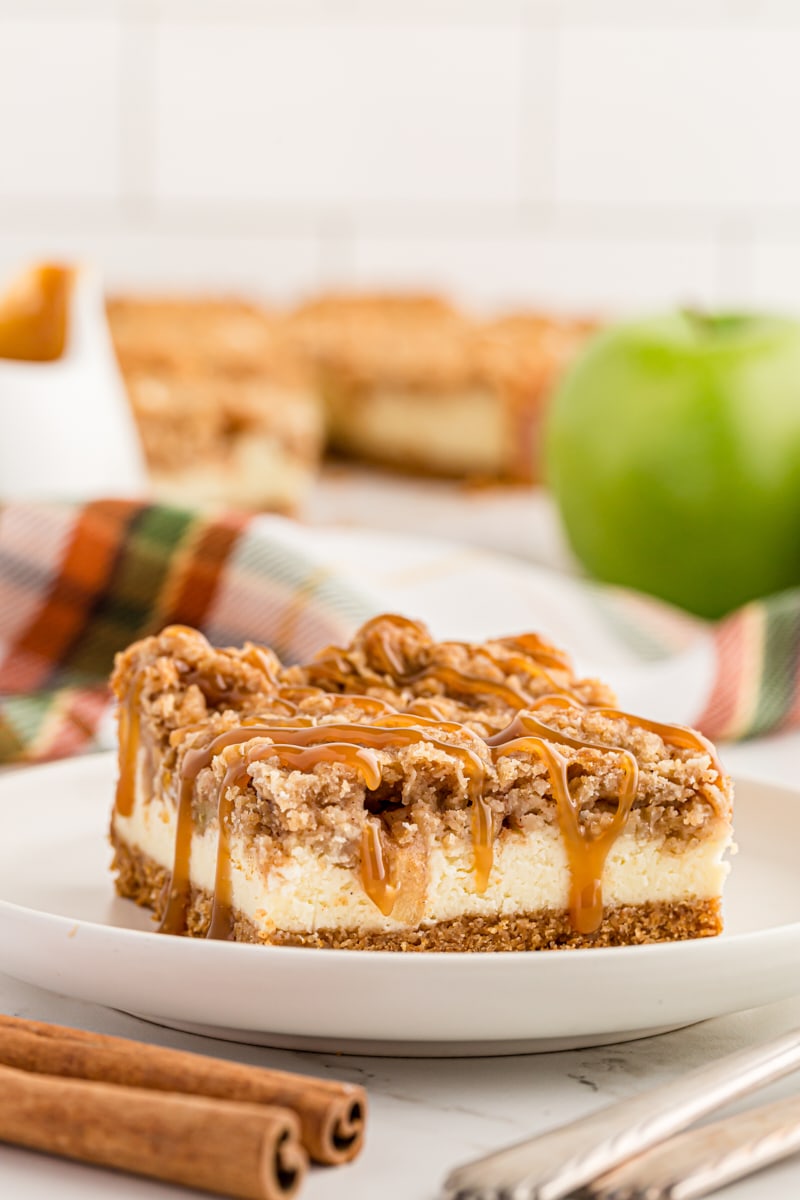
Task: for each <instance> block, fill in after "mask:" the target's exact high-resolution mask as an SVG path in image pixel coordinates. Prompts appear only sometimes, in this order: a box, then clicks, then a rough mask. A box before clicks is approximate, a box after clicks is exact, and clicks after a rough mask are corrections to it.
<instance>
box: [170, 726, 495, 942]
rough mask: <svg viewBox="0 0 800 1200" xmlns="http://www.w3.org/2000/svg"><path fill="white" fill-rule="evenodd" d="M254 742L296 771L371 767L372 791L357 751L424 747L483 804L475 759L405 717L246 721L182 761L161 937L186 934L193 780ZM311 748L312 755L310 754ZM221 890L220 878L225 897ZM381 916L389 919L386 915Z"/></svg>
mask: <svg viewBox="0 0 800 1200" xmlns="http://www.w3.org/2000/svg"><path fill="white" fill-rule="evenodd" d="M262 721H263V718H262ZM406 721H408V722H409V724H408V725H406ZM389 722H391V724H390V723H389ZM254 738H270V739H273V741H274V744H270V745H268V746H266V747H263V748H262V751H261V756H262V757H264V758H267V757H269V756H271V755H274V754H276V753H277V754H283V753H286V754H287V755H289V754H291V755H292V756H293V759H292V761H291V762H290V761H289V759H288V758H287V765H293V766H295V768H296V769H298V770H313V768H314V767H315V766H316V765H317V763H318V762H341V763H344V764H345V765H347V766H350V767H352V768H353V769H355V770H357V771H359V772H360V773H361V772H363V770H365V769H372V766H374V768H375V770H376V771H378V776H377V777H375V782H374V784H373V785H372V786H373V787H377V786H378V783H379V782H380V779H379V768H378V767H377V763H374V764H373V763H372V760H369V761H365V760H364V759H363V756H361V755H360V750H361V749H367V750H383V749H388V748H390V747H394V746H410V745H415V744H418V743H420V742H426V743H428V744H430V745H432V746H435V747H436V748H437V749H440V750H443V751H444V752H445V753H447V754H449V755H452V756H453V757H455V758H457V759H458V760H459V761H460V763H461V766H462V770H463V771H464V774H465V775H466V777H467V781H468V790H469V794H470V799H471V801H472V804H473V806H475V807H480V806H481V805H483V804H484V803H485V802H484V801H483V800H482V799H481V795H480V792H481V788H482V785H483V778H484V767H483V763H482V762H481V760H480V758H479V757H478V755H477V754H475V753H474V751H472V750H469V749H468V748H466V747H463V746H454V745H451V744H450V743H448V742H442V741H440V740H438V739H437V738H435V737H433V736H431V734H430V733H429V732H427V731H426V730H425V729H422V728H420V727H419V723H418V722H416V721H414V719H413V718H409V717H407V715H406V714H402V713H396V714H392V715H391V716H389V717H387V718H386V724H384V725H356V724H335V725H334V724H329V725H314V724H313V723H312V721H311V719H310V718H304V717H295V718H287V719H286V720H285V721H283V722H279V723H276V722H271V723H270V724H264V723H260V722H259V719H258V718H257V717H253V718H250V719H249V721H243V722H242V724H241V725H238V726H236V727H234V728H232V729H229V730H226V731H225V732H224V733H221V734H218V735H217V736H216V737H215V738H213V739H212V740H211V742H209V743H208V744H207V745H206V746H202V747H196V748H191V749H189V750H187V751H186V753H185V755H184V759H183V763H182V765H181V771H180V788H179V795H178V812H177V822H176V832H175V856H174V861H173V868H172V880H171V883H170V888H169V895H168V898H167V904H166V907H165V911H164V915H163V918H162V921H161V924H160V927H159V928H160V932H162V933H173V934H177V933H183V932H184V931H185V929H186V924H187V916H188V910H189V903H190V899H191V885H190V873H189V869H190V858H191V845H192V835H193V833H194V816H193V809H192V804H193V798H194V789H195V784H196V781H197V777H198V775H199V774H200V772H201V771H202V770H204V769H205V768H206V767H209V766H210V765H211V763H212V761H213V759H214V758H215V757H216V755H217V754H219V753H220V752H221V751H223V750H226V749H228V747H230V746H235V745H242V744H243V743H245V742H249V741H251V740H253V739H254ZM275 739H277V740H275ZM276 746H277V750H276ZM312 747H313V750H310V748H312ZM300 749H306V750H309V752H308V753H307V754H306V755H305V756H304V757H303V756H301V755H299V754H297V753H296V752H297V751H298V750H300ZM253 761H255V758H254V759H252V760H251V762H250V764H249V765H252V762H253ZM226 775H227V772H226ZM362 777H363V776H362ZM230 786H231V785H230V783H228V784H225V782H224V780H223V785H222V787H221V788H220V790H219V794H218V799H217V808H218V812H219V811H220V808H222V819H221V821H220V826H219V829H220V837H221V839H222V844H221V851H220V854H218V864H217V873H218V875H219V871H220V866H219V858H220V856H221V857H223V858H224V859H225V860H226V861H227V862H228V866H227V867H226V866H223V867H222V871H223V876H224V871H225V870H229V869H230V868H229V861H230V848H229V844H228V841H227V834H226V835H225V836H224V837H223V836H222V830H223V826H225V828H227V825H228V822H229V818H230V812H229V811H228V809H226V808H225V807H224V804H223V799H224V796H225V795H226V794H227V792H228V791H229V789H230ZM367 786H368V787H369V786H370V784H369V783H368V784H367ZM489 819H490V814H489ZM485 824H486V819H485V817H484V818H483V820H482V823H481V824H480V827H479V830H478V832H479V834H480V835H481V838H480V839H478V840H476V842H475V868H476V881H477V886H478V889H479V890H485V887H486V886H487V884H488V877H489V872H490V871H491V860H490V859H489V861H488V866H487V858H488V856H489V855H490V854H491V842H490V843H489V846H488V849H487V848H486V847H485V846H484V841H483V840H482V839H483V837H484V835H483V829H484V827H485ZM362 874H364V878H365V879H367V883H368V884H369V886H370V887H372V879H373V874H374V873H373V872H372V868H371V867H370V868H368V869H367V870H366V873H364V869H363V868H362ZM387 878H388V877H387ZM225 886H226V885H225V881H224V877H223V893H224V891H225ZM365 886H367V884H365ZM381 886H382V885H381ZM387 886H388V885H387ZM368 890H369V889H368ZM379 893H380V895H381V897H382V903H388V898H389V895H390V893H389V892H388V891H386V892H385V893H383V892H380V889H379ZM392 895H394V893H392ZM224 906H225V901H224V898H223V905H222V908H221V910H220V911H221V912H224ZM379 907H380V905H379ZM381 911H383V909H381ZM385 915H388V913H387V914H385ZM224 923H225V918H224V917H223V916H220V917H219V918H218V921H217V927H218V928H221V927H224Z"/></svg>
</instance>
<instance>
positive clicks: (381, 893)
mask: <svg viewBox="0 0 800 1200" xmlns="http://www.w3.org/2000/svg"><path fill="white" fill-rule="evenodd" d="M361 882H362V884H363V886H364V891H365V892H366V893H367V895H368V896H369V898H370V900H371V901H372V903H373V904H374V905H375V906H376V907H377V908H379V909H380V911H381V912H382V913H383V915H384V916H385V917H390V916H391V915H392V911H393V909H394V906H395V903H396V901H397V895H398V886H397V881H396V878H395V872H394V870H393V864H392V861H391V859H390V858H388V856H387V855H386V852H385V850H384V845H383V831H382V829H381V823H380V821H379V820H378V818H377V817H367V819H366V821H365V822H364V828H363V829H362V831H361Z"/></svg>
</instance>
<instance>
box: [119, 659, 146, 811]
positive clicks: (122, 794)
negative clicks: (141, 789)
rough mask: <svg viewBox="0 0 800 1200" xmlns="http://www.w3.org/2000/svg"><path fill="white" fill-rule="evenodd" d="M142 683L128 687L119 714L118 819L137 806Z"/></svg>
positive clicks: (135, 682)
mask: <svg viewBox="0 0 800 1200" xmlns="http://www.w3.org/2000/svg"><path fill="white" fill-rule="evenodd" d="M143 683H144V679H143V677H142V676H141V675H139V676H138V678H136V679H135V680H134V681H133V682H132V683H131V686H130V688H129V689H128V694H127V696H126V697H125V699H124V700H123V702H122V704H121V705H120V710H119V730H118V745H117V756H118V757H117V765H118V772H119V773H118V776H117V792H116V797H115V800H114V805H115V808H116V811H117V812H118V813H119V815H120V816H121V817H129V816H131V814H132V813H133V809H134V805H135V802H136V778H137V775H138V770H139V743H140V740H141V719H140V715H139V706H140V701H141V695H142V685H143Z"/></svg>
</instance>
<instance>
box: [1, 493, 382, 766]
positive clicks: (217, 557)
mask: <svg viewBox="0 0 800 1200" xmlns="http://www.w3.org/2000/svg"><path fill="white" fill-rule="evenodd" d="M258 521H259V518H258V517H253V516H250V515H247V514H242V513H225V514H222V515H217V516H209V515H208V514H206V515H203V514H202V513H198V512H195V511H189V510H185V509H180V508H170V507H166V506H162V505H153V504H143V503H137V502H130V501H124V500H106V501H98V502H95V503H92V504H88V505H86V506H78V507H76V506H74V505H58V504H52V505H43V504H19V505H8V506H6V507H5V508H4V509H2V511H0V762H14V761H17V762H41V761H44V760H46V759H51V758H59V757H62V756H64V755H68V754H76V753H79V752H81V751H84V750H88V749H93V748H94V747H95V745H96V744H97V743H98V735H99V730H100V725H101V722H102V720H103V718H104V716H105V714H106V713H107V711H108V692H107V689H106V681H107V679H108V675H109V672H110V670H111V667H112V664H113V660H114V654H115V653H116V651H118V650H120V649H123V648H124V647H125V646H126V645H128V644H129V643H130V642H131V641H133V640H135V639H136V638H139V637H143V636H145V635H147V634H150V633H154V632H157V631H158V630H160V629H162V628H163V627H164V626H165V625H168V624H171V623H178V624H184V625H194V626H196V627H197V628H199V629H202V630H203V631H204V632H205V633H206V634H207V635H208V637H209V638H210V639H211V640H212V641H213V642H214V643H215V644H217V645H236V644H240V643H241V642H243V641H245V640H246V639H248V638H251V639H253V640H255V641H259V642H264V643H268V644H269V645H272V646H274V648H275V649H276V650H277V652H278V653H279V654H280V656H281V658H283V659H284V660H285V661H287V662H291V661H296V660H299V659H302V658H305V657H308V656H309V655H310V654H312V653H313V652H314V650H316V649H318V648H319V647H320V646H321V645H324V644H325V643H327V642H329V641H335V640H338V639H340V638H342V637H347V636H348V635H349V633H350V632H351V631H352V629H353V628H354V626H355V625H357V624H358V623H359V622H360V621H361V620H363V619H365V618H366V617H367V616H369V615H371V611H370V610H368V609H367V608H365V606H364V603H363V601H362V600H361V599H360V597H359V596H358V595H356V594H355V593H354V592H352V591H351V590H350V589H349V588H348V586H347V585H346V584H345V583H344V582H341V581H339V580H336V579H335V578H331V577H330V575H329V573H321V572H320V571H319V570H318V568H317V567H316V565H315V564H314V563H313V562H311V561H310V560H309V559H308V558H307V557H305V556H304V555H302V554H300V553H297V554H294V553H292V552H291V550H289V549H287V547H286V546H285V545H283V544H279V543H277V542H275V543H273V542H271V540H270V539H269V538H268V537H265V536H263V534H261V535H258V534H256V532H255V530H256V527H257V523H258Z"/></svg>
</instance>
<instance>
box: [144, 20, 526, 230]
mask: <svg viewBox="0 0 800 1200" xmlns="http://www.w3.org/2000/svg"><path fill="white" fill-rule="evenodd" d="M519 41H520V39H519V37H518V35H517V33H516V31H515V30H514V29H510V28H509V29H502V28H500V29H481V30H477V29H472V28H460V27H454V28H442V27H439V28H428V27H421V28H413V27H408V26H401V25H398V26H394V27H392V26H383V25H380V26H364V25H359V24H352V25H350V24H328V25H318V26H314V27H311V28H308V27H305V28H304V27H301V26H297V27H295V28H287V27H285V26H266V25H261V26H254V27H253V28H250V29H248V30H247V31H246V36H243V31H242V28H241V25H238V24H237V25H231V24H222V23H210V24H207V25H195V24H188V23H185V22H179V23H176V22H167V23H165V25H164V26H163V28H162V29H161V31H160V34H159V42H158V55H157V81H156V88H157V97H158V105H157V106H158V113H159V120H158V128H157V131H156V177H155V189H156V196H157V198H158V199H159V200H164V201H172V202H175V201H179V202H180V201H183V202H191V201H194V200H208V199H210V200H222V201H227V202H229V203H235V202H236V201H237V200H238V199H240V198H241V199H245V200H248V201H250V202H265V203H269V202H277V203H279V204H286V203H292V202H299V203H301V204H309V203H314V204H319V205H334V206H335V205H348V206H350V205H352V206H354V207H356V208H358V206H360V205H365V204H366V205H380V204H381V203H392V204H398V203H399V204H410V205H415V206H418V205H426V204H427V205H430V204H432V205H441V204H458V203H459V202H461V201H462V200H464V199H465V198H468V199H469V201H470V202H471V203H473V204H474V203H489V202H509V201H511V202H513V201H514V200H515V199H516V198H517V195H518V179H519V172H520V157H519V156H520V117H521V113H520V103H519V99H520V87H521V54H520V44H519ZM543 52H544V50H543Z"/></svg>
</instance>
